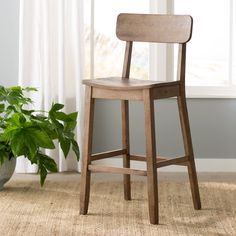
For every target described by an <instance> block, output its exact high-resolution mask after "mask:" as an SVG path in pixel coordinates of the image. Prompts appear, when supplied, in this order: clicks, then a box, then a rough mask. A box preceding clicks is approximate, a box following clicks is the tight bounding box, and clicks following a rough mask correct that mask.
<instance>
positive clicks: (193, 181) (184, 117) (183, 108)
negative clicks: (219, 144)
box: [177, 96, 201, 210]
mask: <svg viewBox="0 0 236 236" xmlns="http://www.w3.org/2000/svg"><path fill="white" fill-rule="evenodd" d="M177 101H178V107H179V115H180V123H181V128H182V135H183V141H184V149H185V155H187V156H189V163H188V175H189V181H190V186H191V192H192V198H193V204H194V208H195V209H196V210H199V209H201V200H200V194H199V187H198V180H197V173H196V167H195V161H194V155H193V147H192V139H191V133H190V125H189V118H188V111H187V104H186V98H185V96H178V98H177Z"/></svg>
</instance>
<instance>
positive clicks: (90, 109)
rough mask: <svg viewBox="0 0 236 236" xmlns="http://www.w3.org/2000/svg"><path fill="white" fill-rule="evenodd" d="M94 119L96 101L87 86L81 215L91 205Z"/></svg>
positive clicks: (85, 212)
mask: <svg viewBox="0 0 236 236" xmlns="http://www.w3.org/2000/svg"><path fill="white" fill-rule="evenodd" d="M93 117H94V99H93V98H92V88H91V87H90V86H86V89H85V113H84V138H83V155H82V169H81V181H80V214H82V215H85V214H87V212H88V204H89V194H90V178H91V173H90V171H89V170H88V165H89V164H90V163H91V161H90V157H91V152H92V136H93Z"/></svg>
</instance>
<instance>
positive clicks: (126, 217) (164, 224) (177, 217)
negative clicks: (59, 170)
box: [0, 180, 236, 236]
mask: <svg viewBox="0 0 236 236" xmlns="http://www.w3.org/2000/svg"><path fill="white" fill-rule="evenodd" d="M199 185H200V194H201V200H202V210H200V211H196V210H194V209H193V204H192V199H191V193H190V187H189V183H188V182H171V181H170V182H168V181H160V182H159V185H158V186H159V208H160V225H151V224H149V219H148V203H147V186H146V182H141V181H140V182H133V183H132V198H133V199H132V201H125V200H123V185H122V181H114V182H98V183H94V182H93V183H92V185H91V196H90V205H89V214H88V215H86V216H81V215H79V180H78V181H74V180H73V181H70V180H67V181H55V180H54V181H52V180H47V181H46V183H45V186H44V187H43V188H41V187H40V186H39V183H38V180H28V181H22V180H21V181H20V180H12V181H10V182H9V183H8V184H7V185H6V187H5V189H4V190H3V191H1V192H0V199H1V201H0V219H1V223H0V235H1V236H8V235H9V236H17V235H20V236H28V235H29V236H34V235H42V236H47V235H48V236H53V235H55V236H70V235H75V236H77V235H78V236H80V235H81V236H86V235H88V236H93V235H99V236H102V235H105V236H110V235H112V236H115V235H119V236H120V235H121V236H122V235H125V236H139V235H140V236H141V235H147V236H154V235H155V236H156V235H160V236H165V235H175V236H177V235H181V236H182V235H207V236H213V235H219V236H227V235H236V182H231V183H230V182H200V184H199Z"/></svg>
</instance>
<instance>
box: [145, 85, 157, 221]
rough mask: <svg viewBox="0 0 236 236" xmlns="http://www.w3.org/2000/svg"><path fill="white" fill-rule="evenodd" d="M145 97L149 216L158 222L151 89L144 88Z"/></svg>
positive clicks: (151, 219)
mask: <svg viewBox="0 0 236 236" xmlns="http://www.w3.org/2000/svg"><path fill="white" fill-rule="evenodd" d="M143 97H144V98H143V99H144V113H145V135H146V155H147V186H148V206H149V218H150V223H151V224H158V223H159V213H158V188H157V166H156V141H155V120H154V101H153V99H152V98H151V94H150V90H149V89H147V90H144V92H143Z"/></svg>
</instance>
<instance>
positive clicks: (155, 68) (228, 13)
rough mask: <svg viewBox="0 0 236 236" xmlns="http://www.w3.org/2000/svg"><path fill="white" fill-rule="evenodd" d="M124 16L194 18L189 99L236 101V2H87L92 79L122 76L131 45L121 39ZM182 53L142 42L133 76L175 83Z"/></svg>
mask: <svg viewBox="0 0 236 236" xmlns="http://www.w3.org/2000/svg"><path fill="white" fill-rule="evenodd" d="M120 12H136V13H148V12H150V13H168V14H172V13H175V14H189V15H192V16H193V19H194V26H193V37H192V40H191V41H190V43H189V44H188V47H187V67H186V68H187V69H186V85H187V95H188V96H189V97H236V45H235V44H236V42H234V41H235V40H236V3H235V2H234V1H233V0H215V1H214V2H212V0H199V1H196V0H175V1H174V0H149V1H147V0H139V1H137V0H99V1H95V0H90V1H85V23H86V30H85V32H86V77H87V78H97V77H104V76H120V75H121V73H122V64H123V57H124V50H125V43H124V42H121V41H119V40H118V39H117V38H116V36H115V25H116V17H117V15H118V14H119V13H120ZM176 54H177V52H176V49H175V48H173V47H172V46H170V45H155V44H150V45H148V44H137V43H136V44H135V45H134V49H133V56H134V57H133V58H132V59H133V60H132V67H131V75H130V76H131V77H135V78H142V79H143V78H145V79H148V78H150V79H152V80H163V79H166V78H167V80H173V79H174V77H173V75H174V73H173V72H174V71H173V69H172V68H173V62H174V61H176V60H174V57H176ZM149 59H150V60H149Z"/></svg>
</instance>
